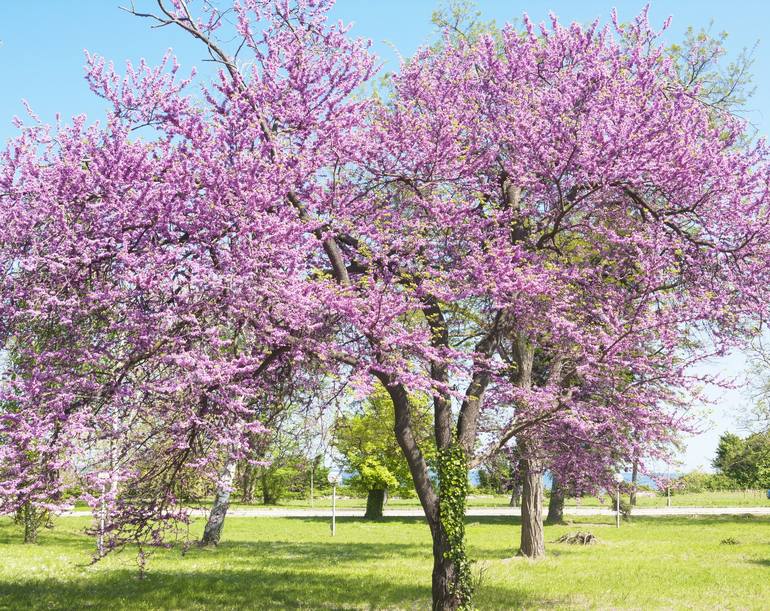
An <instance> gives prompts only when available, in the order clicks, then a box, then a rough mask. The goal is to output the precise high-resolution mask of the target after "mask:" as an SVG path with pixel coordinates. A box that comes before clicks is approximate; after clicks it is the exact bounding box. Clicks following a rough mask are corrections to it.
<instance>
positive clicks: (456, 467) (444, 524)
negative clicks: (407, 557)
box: [437, 443, 473, 611]
mask: <svg viewBox="0 0 770 611" xmlns="http://www.w3.org/2000/svg"><path fill="white" fill-rule="evenodd" d="M437 458H438V476H439V489H440V496H439V521H440V522H441V528H442V529H443V531H444V533H445V534H446V537H447V540H448V543H449V550H448V551H447V552H445V553H444V557H445V558H447V559H449V560H452V562H453V563H454V565H455V571H456V574H455V582H454V584H452V593H453V594H454V595H455V596H456V597H457V598H458V599H459V601H460V607H459V608H460V609H462V610H463V611H469V610H470V609H472V606H471V598H472V597H473V580H472V576H471V563H470V560H468V555H467V553H466V551H465V499H466V497H467V495H468V461H467V459H466V457H465V452H463V450H462V448H461V447H460V446H459V445H457V444H456V443H455V444H452V445H450V446H449V447H446V448H442V449H440V450H439V451H438V456H437Z"/></svg>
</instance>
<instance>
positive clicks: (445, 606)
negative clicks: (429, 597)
mask: <svg viewBox="0 0 770 611" xmlns="http://www.w3.org/2000/svg"><path fill="white" fill-rule="evenodd" d="M430 530H431V535H432V536H433V579H432V582H431V585H432V588H431V589H432V593H433V607H432V608H433V611H454V610H455V609H459V608H460V606H461V601H460V597H459V596H458V595H457V592H456V591H455V584H456V583H457V567H456V566H455V562H454V560H452V559H451V556H450V554H451V551H452V550H451V544H450V542H449V540H448V538H447V536H446V533H445V532H444V529H443V528H442V527H441V524H440V523H436V524H431V528H430Z"/></svg>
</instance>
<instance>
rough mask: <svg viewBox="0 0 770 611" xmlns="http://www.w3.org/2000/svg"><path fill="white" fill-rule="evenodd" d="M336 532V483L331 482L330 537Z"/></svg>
mask: <svg viewBox="0 0 770 611" xmlns="http://www.w3.org/2000/svg"><path fill="white" fill-rule="evenodd" d="M336 532H337V484H336V483H335V484H332V537H333V536H334V535H335V534H336Z"/></svg>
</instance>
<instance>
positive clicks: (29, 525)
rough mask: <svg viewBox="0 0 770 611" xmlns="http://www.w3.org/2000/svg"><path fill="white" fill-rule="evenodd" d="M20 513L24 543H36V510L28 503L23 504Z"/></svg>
mask: <svg viewBox="0 0 770 611" xmlns="http://www.w3.org/2000/svg"><path fill="white" fill-rule="evenodd" d="M21 511H22V520H23V522H24V543H37V527H38V517H37V508H36V507H35V506H34V505H33V504H32V503H29V502H28V503H25V504H24V507H23V508H22V510H21Z"/></svg>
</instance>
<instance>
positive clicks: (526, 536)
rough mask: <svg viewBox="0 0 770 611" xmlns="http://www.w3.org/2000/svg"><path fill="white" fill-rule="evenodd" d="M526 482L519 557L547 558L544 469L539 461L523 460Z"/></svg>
mask: <svg viewBox="0 0 770 611" xmlns="http://www.w3.org/2000/svg"><path fill="white" fill-rule="evenodd" d="M521 472H522V477H523V480H524V486H523V488H522V495H521V546H520V547H519V555H520V556H526V557H527V558H532V559H536V558H542V557H543V556H545V538H544V536H543V469H542V467H541V466H540V465H539V463H538V461H537V459H535V458H532V457H527V458H523V459H522V464H521Z"/></svg>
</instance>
